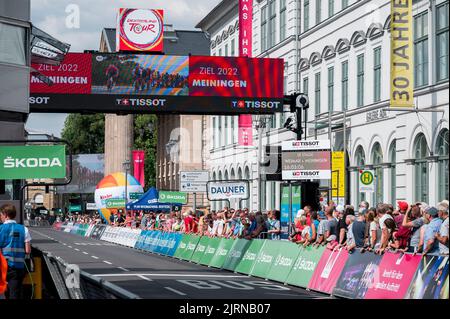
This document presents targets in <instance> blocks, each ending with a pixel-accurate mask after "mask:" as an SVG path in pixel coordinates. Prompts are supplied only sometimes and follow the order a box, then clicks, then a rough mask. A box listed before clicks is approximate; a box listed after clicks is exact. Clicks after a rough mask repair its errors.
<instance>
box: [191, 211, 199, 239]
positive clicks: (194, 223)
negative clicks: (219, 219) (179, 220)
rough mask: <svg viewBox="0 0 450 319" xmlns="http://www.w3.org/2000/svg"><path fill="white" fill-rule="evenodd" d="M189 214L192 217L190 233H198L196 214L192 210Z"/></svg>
mask: <svg viewBox="0 0 450 319" xmlns="http://www.w3.org/2000/svg"><path fill="white" fill-rule="evenodd" d="M190 215H191V218H192V219H191V226H190V229H191V233H193V234H197V233H198V218H197V216H196V214H195V212H194V211H191V212H190Z"/></svg>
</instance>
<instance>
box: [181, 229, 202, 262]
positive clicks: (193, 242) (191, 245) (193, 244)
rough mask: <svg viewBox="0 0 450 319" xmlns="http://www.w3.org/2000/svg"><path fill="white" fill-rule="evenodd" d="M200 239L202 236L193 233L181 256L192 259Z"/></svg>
mask: <svg viewBox="0 0 450 319" xmlns="http://www.w3.org/2000/svg"><path fill="white" fill-rule="evenodd" d="M199 241H200V236H196V235H191V236H190V238H189V241H188V243H187V246H186V249H185V251H184V252H183V254H182V255H181V258H182V259H185V260H191V257H192V254H193V253H194V251H195V248H197V244H198V242H199Z"/></svg>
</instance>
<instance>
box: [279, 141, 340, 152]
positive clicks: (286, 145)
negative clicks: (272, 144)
mask: <svg viewBox="0 0 450 319" xmlns="http://www.w3.org/2000/svg"><path fill="white" fill-rule="evenodd" d="M330 148H331V144H330V140H310V141H283V142H282V144H281V149H282V150H283V151H308V150H309V151H311V150H329V149H330Z"/></svg>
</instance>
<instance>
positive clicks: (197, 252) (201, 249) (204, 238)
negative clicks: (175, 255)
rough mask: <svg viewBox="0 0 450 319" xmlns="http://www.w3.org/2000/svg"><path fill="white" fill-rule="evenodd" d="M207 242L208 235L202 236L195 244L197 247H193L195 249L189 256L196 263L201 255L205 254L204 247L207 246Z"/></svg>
mask: <svg viewBox="0 0 450 319" xmlns="http://www.w3.org/2000/svg"><path fill="white" fill-rule="evenodd" d="M208 243H209V237H207V236H202V238H200V240H199V242H198V244H197V247H196V248H195V251H194V253H193V254H192V258H191V261H192V262H194V263H197V264H198V263H199V262H200V260H201V259H202V257H203V255H204V254H205V250H206V247H207V246H208Z"/></svg>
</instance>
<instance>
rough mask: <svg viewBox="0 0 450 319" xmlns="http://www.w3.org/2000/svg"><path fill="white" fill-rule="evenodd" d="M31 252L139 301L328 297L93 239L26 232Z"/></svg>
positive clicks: (33, 230)
mask: <svg viewBox="0 0 450 319" xmlns="http://www.w3.org/2000/svg"><path fill="white" fill-rule="evenodd" d="M30 232H31V235H32V238H33V239H32V245H33V247H35V248H37V249H39V250H41V251H46V252H51V253H52V254H53V255H54V256H58V257H61V258H62V259H63V260H64V261H66V262H67V263H69V264H76V265H78V266H79V267H80V269H81V270H84V271H86V272H88V273H90V274H92V275H95V276H98V277H102V278H103V279H105V280H107V281H109V282H112V283H114V284H115V285H117V286H120V287H122V288H124V289H126V290H128V291H130V292H132V293H134V294H136V295H138V296H140V297H141V298H156V299H158V298H160V299H165V298H168V299H169V298H170V299H239V298H245V299H322V298H327V296H325V295H322V294H319V293H315V292H311V291H307V290H305V289H301V288H297V287H293V286H286V285H283V284H281V283H277V282H273V281H268V280H264V279H261V278H255V277H249V276H246V275H241V274H236V273H233V272H230V271H226V270H220V269H215V268H209V267H207V266H203V265H197V264H195V263H190V262H187V261H183V260H178V259H176V258H172V257H167V256H160V255H157V254H152V253H148V252H143V251H139V250H136V249H132V248H129V247H124V246H120V245H116V244H112V243H107V242H104V241H100V240H95V239H92V238H86V237H81V236H79V235H75V234H70V233H65V232H60V231H56V230H53V229H50V228H30Z"/></svg>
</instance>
